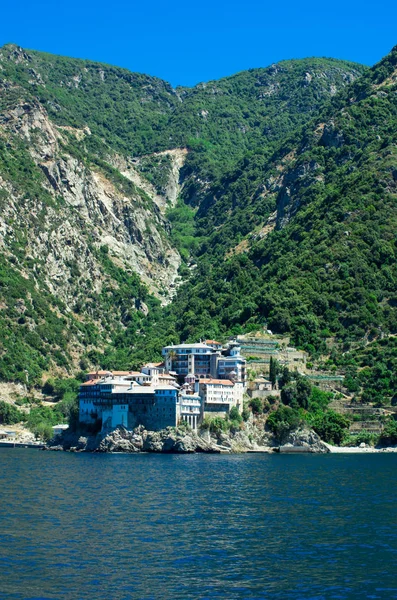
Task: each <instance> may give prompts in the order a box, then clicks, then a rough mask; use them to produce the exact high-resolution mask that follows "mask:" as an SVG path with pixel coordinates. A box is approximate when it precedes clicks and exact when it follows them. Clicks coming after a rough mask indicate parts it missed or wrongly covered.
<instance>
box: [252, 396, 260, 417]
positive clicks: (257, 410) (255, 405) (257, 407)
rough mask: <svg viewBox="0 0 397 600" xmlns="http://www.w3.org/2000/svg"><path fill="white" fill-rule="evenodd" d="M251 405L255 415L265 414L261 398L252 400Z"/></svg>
mask: <svg viewBox="0 0 397 600" xmlns="http://www.w3.org/2000/svg"><path fill="white" fill-rule="evenodd" d="M249 405H250V407H251V410H252V412H253V413H254V414H255V415H260V414H261V413H262V412H263V404H262V400H261V399H260V398H252V400H250V403H249Z"/></svg>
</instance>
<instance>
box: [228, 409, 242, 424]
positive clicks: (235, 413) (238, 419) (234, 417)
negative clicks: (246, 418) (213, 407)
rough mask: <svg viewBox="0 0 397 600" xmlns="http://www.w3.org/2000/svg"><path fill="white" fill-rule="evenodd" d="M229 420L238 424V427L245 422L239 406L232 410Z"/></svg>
mask: <svg viewBox="0 0 397 600" xmlns="http://www.w3.org/2000/svg"><path fill="white" fill-rule="evenodd" d="M229 419H230V420H231V421H233V422H234V423H233V424H235V423H237V425H238V424H239V423H241V421H242V420H243V417H242V416H241V415H240V413H239V410H238V408H237V406H233V407H232V408H231V409H230V412H229Z"/></svg>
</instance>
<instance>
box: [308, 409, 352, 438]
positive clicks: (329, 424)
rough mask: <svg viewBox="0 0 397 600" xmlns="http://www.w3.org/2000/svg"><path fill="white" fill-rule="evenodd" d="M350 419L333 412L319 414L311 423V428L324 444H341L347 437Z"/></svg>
mask: <svg viewBox="0 0 397 600" xmlns="http://www.w3.org/2000/svg"><path fill="white" fill-rule="evenodd" d="M349 425H350V421H349V419H347V418H346V417H344V416H343V415H340V414H338V413H336V412H334V411H333V410H328V411H327V412H325V413H324V412H321V411H320V412H318V413H316V415H315V416H314V418H313V419H312V421H311V426H312V427H313V429H314V431H315V432H316V433H318V435H319V436H320V438H321V439H322V440H324V442H328V443H329V444H336V445H339V444H341V443H342V442H343V441H344V439H345V438H346V436H347V433H348V428H349Z"/></svg>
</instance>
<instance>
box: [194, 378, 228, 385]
mask: <svg viewBox="0 0 397 600" xmlns="http://www.w3.org/2000/svg"><path fill="white" fill-rule="evenodd" d="M199 383H206V384H207V385H208V384H210V385H211V384H213V385H231V386H233V385H234V383H233V382H232V381H230V379H199Z"/></svg>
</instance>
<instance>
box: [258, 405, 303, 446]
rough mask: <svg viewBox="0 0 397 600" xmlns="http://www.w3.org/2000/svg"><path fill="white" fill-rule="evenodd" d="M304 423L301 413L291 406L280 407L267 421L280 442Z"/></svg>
mask: <svg viewBox="0 0 397 600" xmlns="http://www.w3.org/2000/svg"><path fill="white" fill-rule="evenodd" d="M301 423H302V418H301V416H300V413H299V411H297V410H295V409H294V408H290V407H289V406H280V408H278V409H277V410H276V411H274V412H272V413H270V415H269V418H268V420H267V425H268V426H269V429H270V430H271V431H272V432H273V433H274V435H275V436H276V438H277V439H279V440H280V441H282V440H283V438H284V437H285V436H286V435H287V434H288V433H289V432H290V431H293V430H294V429H297V428H298V427H299V425H301Z"/></svg>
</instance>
